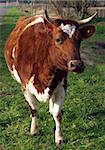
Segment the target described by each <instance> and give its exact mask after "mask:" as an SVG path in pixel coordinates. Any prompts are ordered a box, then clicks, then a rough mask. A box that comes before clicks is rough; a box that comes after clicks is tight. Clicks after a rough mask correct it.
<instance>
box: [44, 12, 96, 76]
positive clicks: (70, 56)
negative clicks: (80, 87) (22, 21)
mask: <svg viewBox="0 0 105 150" xmlns="http://www.w3.org/2000/svg"><path fill="white" fill-rule="evenodd" d="M45 14H46V20H47V21H48V23H49V24H50V25H51V27H52V51H51V55H52V59H53V61H54V62H55V64H56V65H57V66H56V67H58V68H59V69H62V70H63V69H64V70H66V71H74V72H78V73H80V72H82V71H83V70H84V63H83V61H82V60H81V57H80V44H81V41H82V40H84V39H87V38H89V37H90V36H92V35H93V34H94V32H95V27H94V26H92V25H87V26H86V25H85V26H84V24H86V23H87V22H89V21H90V20H91V19H93V18H94V17H95V15H96V14H94V15H93V16H91V17H89V18H88V19H84V20H81V21H78V22H76V21H73V20H63V19H52V18H49V16H48V14H47V12H46V11H45Z"/></svg>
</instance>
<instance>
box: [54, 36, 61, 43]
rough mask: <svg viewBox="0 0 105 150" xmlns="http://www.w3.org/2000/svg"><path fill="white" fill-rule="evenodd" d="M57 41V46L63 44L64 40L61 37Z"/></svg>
mask: <svg viewBox="0 0 105 150" xmlns="http://www.w3.org/2000/svg"><path fill="white" fill-rule="evenodd" d="M55 41H56V43H57V44H62V42H63V39H62V38H61V37H58V38H56V39H55Z"/></svg>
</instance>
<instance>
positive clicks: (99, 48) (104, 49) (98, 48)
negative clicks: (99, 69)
mask: <svg viewBox="0 0 105 150" xmlns="http://www.w3.org/2000/svg"><path fill="white" fill-rule="evenodd" d="M93 49H94V50H95V52H96V53H97V54H98V55H105V42H95V43H94V47H93Z"/></svg>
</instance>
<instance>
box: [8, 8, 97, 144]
mask: <svg viewBox="0 0 105 150" xmlns="http://www.w3.org/2000/svg"><path fill="white" fill-rule="evenodd" d="M95 15H96V14H94V15H93V16H92V17H89V18H88V19H84V20H82V21H79V22H76V21H73V20H63V19H59V18H58V19H54V18H52V19H51V18H49V16H48V14H47V11H45V17H43V16H40V17H35V16H33V17H25V18H22V19H21V20H19V21H18V22H17V24H16V27H15V29H14V30H13V31H12V32H11V34H10V36H9V38H8V40H7V42H6V46H5V58H6V62H7V65H8V68H9V70H10V72H11V74H12V76H13V77H14V79H15V80H17V81H18V82H19V83H20V84H21V86H22V90H23V93H24V96H25V98H26V101H27V102H28V104H29V107H30V111H31V114H32V122H31V129H30V132H31V134H32V135H34V134H36V133H37V131H38V125H37V110H38V108H37V103H38V101H39V102H49V111H50V113H51V114H52V115H53V117H54V120H55V124H56V130H55V142H56V143H57V144H62V143H63V142H64V139H63V135H62V132H61V108H62V106H63V103H64V96H65V91H66V88H67V74H68V72H69V71H74V72H77V73H81V72H83V70H84V63H83V61H82V60H81V57H80V43H81V41H82V40H83V39H87V38H88V37H90V36H91V35H93V33H94V32H95V27H94V26H92V25H87V26H84V25H83V24H85V23H87V22H89V21H90V20H91V19H93V18H94V17H95ZM81 24H82V25H81Z"/></svg>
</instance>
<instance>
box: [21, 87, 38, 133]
mask: <svg viewBox="0 0 105 150" xmlns="http://www.w3.org/2000/svg"><path fill="white" fill-rule="evenodd" d="M24 96H25V98H26V100H27V102H28V105H29V108H30V112H31V116H32V121H31V128H30V134H31V135H35V134H36V133H37V132H38V124H37V112H38V109H37V103H38V101H37V99H36V98H35V96H34V95H32V94H31V93H30V91H29V90H28V89H26V90H25V91H24Z"/></svg>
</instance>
